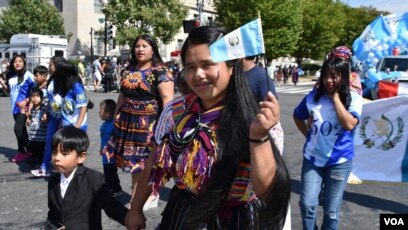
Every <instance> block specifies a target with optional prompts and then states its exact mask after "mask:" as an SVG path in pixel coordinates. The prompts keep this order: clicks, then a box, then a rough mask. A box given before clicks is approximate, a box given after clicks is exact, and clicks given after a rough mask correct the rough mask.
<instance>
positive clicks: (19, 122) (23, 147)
mask: <svg viewBox="0 0 408 230" xmlns="http://www.w3.org/2000/svg"><path fill="white" fill-rule="evenodd" d="M13 117H14V121H15V123H14V134H15V135H16V138H17V145H18V152H20V153H26V152H27V144H28V133H27V128H26V125H25V122H26V115H25V114H13Z"/></svg>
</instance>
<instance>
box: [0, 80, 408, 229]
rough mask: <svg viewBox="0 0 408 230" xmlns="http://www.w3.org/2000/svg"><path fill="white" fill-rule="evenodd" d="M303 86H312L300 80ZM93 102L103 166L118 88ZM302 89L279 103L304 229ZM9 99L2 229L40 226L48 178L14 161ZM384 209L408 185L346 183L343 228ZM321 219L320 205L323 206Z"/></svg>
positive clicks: (1, 139) (1, 111)
mask: <svg viewBox="0 0 408 230" xmlns="http://www.w3.org/2000/svg"><path fill="white" fill-rule="evenodd" d="M299 87H311V86H310V85H306V86H305V85H301V86H299ZM88 96H89V97H90V98H91V100H92V101H93V102H94V103H95V108H94V109H92V110H90V111H89V114H88V122H89V129H88V135H89V137H90V141H91V145H90V148H89V151H88V152H89V155H88V158H87V161H86V163H85V164H86V165H87V166H88V167H90V168H94V169H96V170H98V171H101V172H102V164H101V159H100V156H99V155H98V148H99V125H100V124H101V121H100V119H99V117H98V111H99V110H98V107H99V103H100V102H101V101H102V100H103V99H106V98H112V99H115V100H116V98H117V96H118V94H117V93H113V94H105V93H93V92H89V93H88ZM303 96H304V95H298V94H285V93H284V92H281V93H280V94H279V101H280V103H281V121H282V126H283V128H284V132H285V152H284V158H285V161H286V164H287V167H288V169H289V171H290V174H291V178H292V199H291V209H292V213H291V220H292V229H301V228H302V227H301V222H300V212H299V206H298V202H299V191H300V184H299V180H300V169H301V161H302V154H301V149H302V147H303V143H304V137H303V136H302V135H301V134H300V132H299V131H298V130H297V129H296V127H295V125H294V123H293V119H292V112H293V108H294V107H295V105H296V104H297V103H298V102H299V101H300V100H301V99H302V97H303ZM10 110H11V109H10V100H9V98H7V97H0V230H2V229H39V227H40V226H42V223H43V222H44V221H45V219H46V216H47V181H46V180H45V179H43V178H40V179H38V178H33V177H32V176H31V174H30V173H29V171H30V169H31V165H30V164H29V163H28V162H23V163H20V164H14V163H11V162H10V159H11V158H12V157H13V156H14V154H15V153H16V148H17V143H16V139H15V136H14V133H13V124H14V120H13V117H12V115H11V112H10ZM119 177H120V179H121V185H122V188H123V189H124V191H125V192H126V194H124V195H123V196H121V197H119V198H118V199H119V200H120V201H121V202H123V203H124V204H126V203H128V202H129V199H130V195H129V194H130V183H131V182H130V175H128V174H124V173H122V172H120V173H119ZM171 186H172V185H171V184H169V185H167V187H166V188H164V189H162V191H161V199H160V201H159V207H158V208H155V209H151V210H149V211H147V212H146V213H145V214H146V217H147V219H148V221H147V229H154V228H155V226H157V224H158V223H159V221H160V213H161V211H162V210H163V208H164V205H165V203H166V198H167V196H168V193H169V188H170V187H171ZM380 213H408V185H407V184H402V183H372V182H371V183H366V184H362V185H347V188H346V192H345V195H344V202H343V205H342V208H341V222H340V229H379V214H380ZM319 217H320V218H319V220H318V221H319V223H321V217H322V211H321V207H319ZM103 226H104V229H124V227H123V226H121V225H120V224H118V223H116V222H114V221H112V220H110V219H108V218H107V217H106V216H105V215H104V218H103Z"/></svg>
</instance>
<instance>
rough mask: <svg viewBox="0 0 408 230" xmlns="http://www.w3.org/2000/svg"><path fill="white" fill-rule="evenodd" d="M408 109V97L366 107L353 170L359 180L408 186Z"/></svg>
mask: <svg viewBox="0 0 408 230" xmlns="http://www.w3.org/2000/svg"><path fill="white" fill-rule="evenodd" d="M407 105H408V96H399V97H391V98H386V99H381V100H375V101H371V102H368V103H366V104H364V105H363V112H362V114H361V121H360V122H359V124H358V126H357V127H356V130H355V134H354V152H355V156H354V159H353V169H352V175H354V176H355V177H357V178H358V179H359V180H371V181H389V182H408V116H406V114H407V113H408V106H407ZM354 179H355V178H354Z"/></svg>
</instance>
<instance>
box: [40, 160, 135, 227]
mask: <svg viewBox="0 0 408 230" xmlns="http://www.w3.org/2000/svg"><path fill="white" fill-rule="evenodd" d="M102 209H103V210H105V213H106V214H107V215H108V216H109V217H110V218H112V219H113V220H115V221H117V222H119V223H121V224H122V225H124V223H125V216H126V213H127V211H128V209H127V208H126V207H125V206H124V205H123V204H122V203H120V202H119V201H117V200H116V199H115V198H114V197H113V196H112V194H111V193H109V190H108V187H107V184H106V183H105V178H104V176H103V174H102V173H100V172H97V171H95V170H92V169H89V168H87V167H85V166H83V165H80V166H78V168H77V170H76V172H75V174H74V177H73V178H72V180H71V182H70V183H69V186H68V188H67V191H66V193H65V197H64V199H62V197H61V188H60V174H59V173H57V174H55V175H52V176H51V177H50V179H49V181H48V217H47V220H48V221H51V222H53V223H62V224H63V225H64V226H65V229H66V230H70V229H81V230H85V229H102V217H101V215H102V213H101V210H102Z"/></svg>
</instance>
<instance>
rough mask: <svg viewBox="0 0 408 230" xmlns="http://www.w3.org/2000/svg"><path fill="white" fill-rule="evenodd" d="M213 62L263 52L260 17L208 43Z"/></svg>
mask: <svg viewBox="0 0 408 230" xmlns="http://www.w3.org/2000/svg"><path fill="white" fill-rule="evenodd" d="M210 53H211V58H212V60H213V61H214V62H221V61H227V60H233V59H237V58H243V57H249V56H254V55H258V54H263V53H265V47H264V41H263V35H262V23H261V19H260V18H258V19H255V20H253V21H251V22H249V23H247V24H245V25H243V26H241V27H240V28H238V29H236V30H234V31H232V32H231V33H228V34H226V35H224V36H223V37H221V38H220V39H218V40H217V41H215V42H214V43H213V44H211V45H210Z"/></svg>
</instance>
